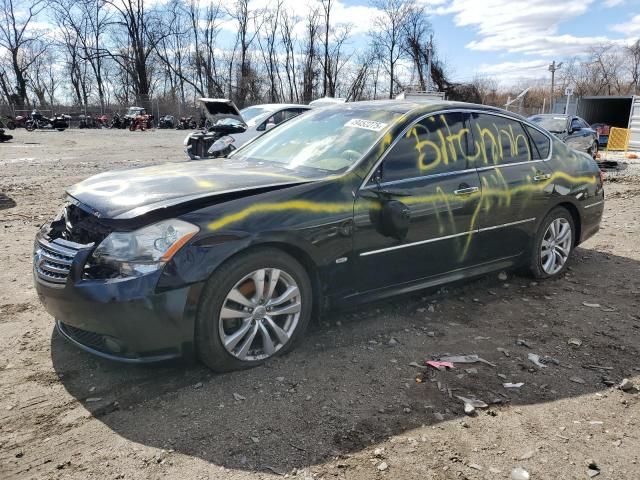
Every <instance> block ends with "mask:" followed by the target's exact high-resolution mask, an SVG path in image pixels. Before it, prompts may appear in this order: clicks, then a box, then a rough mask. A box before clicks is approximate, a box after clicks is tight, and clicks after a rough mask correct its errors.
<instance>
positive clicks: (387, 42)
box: [369, 0, 411, 98]
mask: <svg viewBox="0 0 640 480" xmlns="http://www.w3.org/2000/svg"><path fill="white" fill-rule="evenodd" d="M373 4H374V5H375V6H376V7H377V8H378V9H379V10H380V11H381V13H380V15H379V16H378V17H376V19H375V20H374V22H373V26H374V28H373V30H372V31H371V32H370V33H369V34H370V36H371V38H372V40H373V44H374V45H375V48H376V51H377V52H378V55H379V56H380V58H381V60H382V61H383V66H384V68H385V70H386V71H387V74H388V75H389V98H393V96H394V92H395V86H396V84H397V83H398V78H397V70H396V66H397V64H398V60H400V57H401V56H402V37H403V32H404V30H405V23H406V21H407V17H408V15H409V13H410V11H411V6H410V4H409V3H408V1H407V0H374V1H373Z"/></svg>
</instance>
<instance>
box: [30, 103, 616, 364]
mask: <svg viewBox="0 0 640 480" xmlns="http://www.w3.org/2000/svg"><path fill="white" fill-rule="evenodd" d="M603 207H604V191H603V184H602V178H601V176H600V173H599V170H598V167H597V165H596V163H595V162H594V161H593V159H591V158H590V157H589V156H588V155H585V154H583V153H580V152H576V151H575V150H572V149H569V148H567V146H566V145H564V144H563V143H562V142H560V141H559V140H558V139H556V138H555V137H553V136H551V135H549V134H548V133H547V132H546V131H545V130H542V129H540V128H539V127H538V126H536V125H535V124H532V123H529V122H527V121H526V120H525V119H523V118H521V117H518V116H514V115H513V114H510V113H508V112H504V111H502V110H499V109H495V108H490V107H484V106H478V105H470V104H463V103H447V102H442V103H430V104H424V103H422V104H419V103H418V104H416V103H410V102H400V101H376V102H362V103H352V104H344V105H338V106H335V107H327V108H323V109H318V110H314V111H312V112H309V113H308V114H305V115H302V116H300V117H299V118H296V119H293V120H291V121H289V122H287V123H286V124H284V125H282V126H281V127H279V128H277V129H274V130H272V131H270V132H268V133H266V134H265V135H264V136H262V137H260V138H258V139H256V140H255V141H253V142H251V143H249V144H247V145H245V146H244V147H243V148H240V149H238V150H237V151H235V152H234V153H233V154H232V155H231V156H230V157H229V158H226V159H217V160H206V161H203V162H197V163H175V164H168V165H160V166H152V167H146V168H139V169H133V170H127V171H120V172H117V171H115V172H107V173H103V174H100V175H96V176H94V177H91V178H89V179H88V180H85V181H83V182H81V183H79V184H77V185H75V186H73V187H71V188H70V189H69V190H68V203H67V204H66V206H65V207H64V208H63V210H62V212H61V213H60V215H59V216H58V218H56V219H55V220H53V222H52V223H47V224H46V225H43V226H42V228H41V229H40V231H39V233H38V235H37V238H36V242H35V250H34V262H33V269H34V277H35V284H36V288H37V291H38V294H39V296H40V298H41V300H42V302H43V304H44V305H45V308H46V309H47V310H48V311H49V312H50V313H51V314H52V315H53V316H54V317H55V318H56V320H57V322H56V323H57V327H58V329H59V332H60V333H61V334H62V335H63V336H64V337H66V338H67V339H69V340H70V341H71V342H73V343H75V344H76V345H77V346H79V347H80V348H83V349H85V350H87V351H90V352H92V353H94V354H96V355H100V356H102V357H107V358H112V359H119V360H123V361H129V362H142V361H153V360H161V359H166V358H171V357H175V356H179V355H184V354H185V353H188V352H195V353H196V354H197V355H198V356H199V358H200V359H201V360H202V361H203V362H204V363H206V364H207V365H208V366H209V367H211V368H212V369H214V370H218V371H226V370H231V369H237V368H244V367H250V366H254V365H257V364H260V363H262V362H264V361H266V360H267V359H269V358H271V357H273V356H275V355H279V354H282V353H283V352H286V351H288V350H289V349H291V348H292V347H293V346H294V345H295V344H296V342H297V341H298V340H300V338H301V337H302V335H303V334H304V331H305V328H306V327H307V324H308V323H309V321H310V318H311V317H312V314H315V313H316V312H318V311H321V310H323V309H325V308H327V307H330V306H337V305H344V304H349V305H353V304H354V303H356V302H362V301H366V300H370V299H376V298H381V297H385V296H388V295H394V294H398V293H403V292H411V291H415V290H418V289H423V288H426V287H433V286H435V285H441V284H444V283H447V282H451V281H456V280H460V279H467V278H472V277H476V276H479V275H484V274H486V273H488V272H492V271H496V270H501V269H506V268H511V267H516V266H523V265H526V266H528V268H529V269H530V271H531V273H532V275H533V276H534V277H536V278H554V277H557V276H559V275H562V274H563V272H564V271H565V269H566V268H567V259H568V257H569V255H570V254H571V252H572V251H573V249H574V248H575V246H576V245H578V244H579V243H580V242H582V241H584V240H585V239H587V238H589V237H590V236H592V235H593V234H594V233H596V232H597V230H598V228H599V223H600V218H601V215H602V211H603Z"/></svg>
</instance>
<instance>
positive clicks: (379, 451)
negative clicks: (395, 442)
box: [373, 447, 384, 458]
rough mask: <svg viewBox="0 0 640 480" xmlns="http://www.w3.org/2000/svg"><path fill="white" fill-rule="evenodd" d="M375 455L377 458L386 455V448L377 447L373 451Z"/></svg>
mask: <svg viewBox="0 0 640 480" xmlns="http://www.w3.org/2000/svg"><path fill="white" fill-rule="evenodd" d="M373 456H374V457H377V458H382V457H383V456H384V448H382V447H381V448H376V449H375V450H374V451H373Z"/></svg>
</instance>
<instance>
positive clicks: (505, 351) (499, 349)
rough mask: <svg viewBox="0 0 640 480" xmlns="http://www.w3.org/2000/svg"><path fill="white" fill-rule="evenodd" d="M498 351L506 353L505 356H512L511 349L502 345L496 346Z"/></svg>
mask: <svg viewBox="0 0 640 480" xmlns="http://www.w3.org/2000/svg"><path fill="white" fill-rule="evenodd" d="M496 350H497V351H499V352H500V353H502V354H504V356H505V357H510V356H511V354H510V353H509V350H507V349H505V348H502V347H498V348H496Z"/></svg>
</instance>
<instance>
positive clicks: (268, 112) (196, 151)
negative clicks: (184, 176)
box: [184, 98, 311, 160]
mask: <svg viewBox="0 0 640 480" xmlns="http://www.w3.org/2000/svg"><path fill="white" fill-rule="evenodd" d="M200 102H201V103H202V105H203V107H204V112H205V114H206V116H207V121H208V124H209V126H208V127H206V128H205V129H203V130H201V131H198V132H194V133H191V134H189V135H188V136H187V137H186V138H185V140H184V145H185V151H186V153H187V155H188V156H189V158H191V159H192V160H200V159H203V158H211V157H219V156H224V155H226V154H227V153H229V152H230V151H232V150H235V149H236V148H239V147H241V146H242V145H244V144H245V143H247V142H248V141H249V140H253V139H254V138H256V137H259V136H260V135H262V134H263V133H265V132H267V131H268V130H270V129H272V128H273V127H275V126H276V125H279V124H281V123H282V122H284V121H286V120H289V119H291V118H294V117H296V116H298V115H300V114H301V113H304V112H306V111H308V110H311V107H310V106H308V105H296V104H285V103H270V104H265V105H254V106H252V107H247V108H245V109H243V110H241V111H239V110H238V109H237V107H236V106H235V104H234V103H233V102H231V101H230V100H226V99H217V98H201V99H200ZM214 144H215V147H214Z"/></svg>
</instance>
